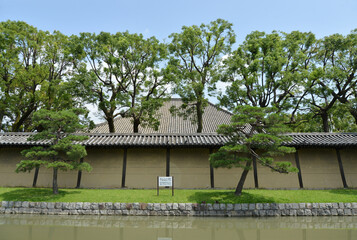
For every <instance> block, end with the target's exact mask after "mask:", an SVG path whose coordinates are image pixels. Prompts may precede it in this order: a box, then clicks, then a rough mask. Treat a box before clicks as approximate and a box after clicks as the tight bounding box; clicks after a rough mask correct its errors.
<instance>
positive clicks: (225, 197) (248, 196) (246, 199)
mask: <svg viewBox="0 0 357 240" xmlns="http://www.w3.org/2000/svg"><path fill="white" fill-rule="evenodd" d="M188 200H189V201H191V202H197V203H201V202H206V203H215V202H218V203H273V202H275V201H274V198H272V197H266V196H263V195H261V194H258V193H257V194H253V193H247V192H245V191H243V193H242V195H241V196H236V195H234V191H219V192H211V191H207V192H196V193H194V194H193V195H191V196H189V197H188Z"/></svg>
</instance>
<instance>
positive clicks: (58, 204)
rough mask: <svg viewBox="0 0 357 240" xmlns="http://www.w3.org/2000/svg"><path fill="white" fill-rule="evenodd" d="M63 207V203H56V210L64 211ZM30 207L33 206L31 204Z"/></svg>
mask: <svg viewBox="0 0 357 240" xmlns="http://www.w3.org/2000/svg"><path fill="white" fill-rule="evenodd" d="M62 205H63V204H62V203H61V202H56V203H55V208H56V209H62ZM30 206H31V203H30Z"/></svg>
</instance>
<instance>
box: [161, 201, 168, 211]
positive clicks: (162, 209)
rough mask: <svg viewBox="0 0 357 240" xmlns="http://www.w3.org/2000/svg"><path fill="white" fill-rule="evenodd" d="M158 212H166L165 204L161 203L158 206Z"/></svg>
mask: <svg viewBox="0 0 357 240" xmlns="http://www.w3.org/2000/svg"><path fill="white" fill-rule="evenodd" d="M160 210H161V211H166V210H167V207H166V203H161V204H160Z"/></svg>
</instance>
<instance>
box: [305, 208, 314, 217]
mask: <svg viewBox="0 0 357 240" xmlns="http://www.w3.org/2000/svg"><path fill="white" fill-rule="evenodd" d="M303 211H304V215H305V216H312V212H311V209H305V210H303Z"/></svg>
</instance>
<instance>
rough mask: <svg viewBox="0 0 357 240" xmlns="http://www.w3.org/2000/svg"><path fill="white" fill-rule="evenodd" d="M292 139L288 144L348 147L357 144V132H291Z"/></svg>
mask: <svg viewBox="0 0 357 240" xmlns="http://www.w3.org/2000/svg"><path fill="white" fill-rule="evenodd" d="M286 135H288V136H291V137H292V141H291V142H289V143H286V144H285V145H287V146H300V147H311V146H314V147H348V146H357V133H289V134H286Z"/></svg>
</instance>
